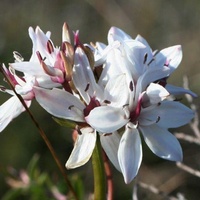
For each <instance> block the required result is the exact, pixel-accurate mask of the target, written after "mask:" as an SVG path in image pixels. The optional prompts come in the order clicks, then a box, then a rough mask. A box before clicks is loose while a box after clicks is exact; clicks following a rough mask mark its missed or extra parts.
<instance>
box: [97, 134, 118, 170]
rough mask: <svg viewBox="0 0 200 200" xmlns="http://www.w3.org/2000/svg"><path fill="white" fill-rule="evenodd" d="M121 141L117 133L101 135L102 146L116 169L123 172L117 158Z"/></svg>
mask: <svg viewBox="0 0 200 200" xmlns="http://www.w3.org/2000/svg"><path fill="white" fill-rule="evenodd" d="M120 139H121V137H120V135H119V134H118V133H117V132H113V133H112V134H108V135H104V134H100V140H101V145H102V147H103V149H104V151H105V153H106V155H107V156H108V158H109V160H110V161H111V162H112V164H113V165H114V166H115V167H116V169H117V170H119V171H120V172H121V169H120V166H119V161H118V156H117V154H118V147H119V142H120Z"/></svg>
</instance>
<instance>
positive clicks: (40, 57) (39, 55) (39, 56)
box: [36, 51, 43, 63]
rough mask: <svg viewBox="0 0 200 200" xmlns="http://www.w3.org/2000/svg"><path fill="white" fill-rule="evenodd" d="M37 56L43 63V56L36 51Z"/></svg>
mask: <svg viewBox="0 0 200 200" xmlns="http://www.w3.org/2000/svg"><path fill="white" fill-rule="evenodd" d="M36 55H37V57H38V60H39V62H40V63H41V62H42V61H43V59H42V56H41V54H40V52H39V51H36Z"/></svg>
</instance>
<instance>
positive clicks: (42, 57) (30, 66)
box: [10, 24, 74, 88]
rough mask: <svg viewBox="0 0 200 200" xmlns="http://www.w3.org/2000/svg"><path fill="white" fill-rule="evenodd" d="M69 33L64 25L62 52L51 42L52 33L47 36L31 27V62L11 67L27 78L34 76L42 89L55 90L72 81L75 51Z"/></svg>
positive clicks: (37, 28) (16, 63)
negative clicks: (71, 70)
mask: <svg viewBox="0 0 200 200" xmlns="http://www.w3.org/2000/svg"><path fill="white" fill-rule="evenodd" d="M67 31H68V30H67V27H66V24H64V26H63V43H62V50H60V48H59V47H55V46H54V44H53V42H52V41H51V39H50V35H51V34H50V32H47V33H46V34H45V33H44V32H43V31H42V30H41V29H40V28H39V27H38V26H37V27H36V29H35V31H34V30H33V28H32V27H30V28H29V36H30V38H31V40H32V43H33V48H32V56H31V58H30V60H29V61H22V62H15V63H12V64H10V66H11V67H12V68H14V69H15V70H17V71H20V72H23V73H24V74H25V75H26V76H27V75H28V76H34V77H35V78H36V80H37V81H38V83H39V86H41V87H45V88H53V87H57V86H59V85H60V84H65V82H68V81H70V80H71V74H70V73H71V72H70V68H72V64H73V54H74V50H73V47H72V45H71V44H70V43H69V38H68V37H67V36H66V35H68V34H67ZM67 38H68V39H67ZM66 40H67V41H66ZM48 79H49V80H48ZM47 80H48V82H47Z"/></svg>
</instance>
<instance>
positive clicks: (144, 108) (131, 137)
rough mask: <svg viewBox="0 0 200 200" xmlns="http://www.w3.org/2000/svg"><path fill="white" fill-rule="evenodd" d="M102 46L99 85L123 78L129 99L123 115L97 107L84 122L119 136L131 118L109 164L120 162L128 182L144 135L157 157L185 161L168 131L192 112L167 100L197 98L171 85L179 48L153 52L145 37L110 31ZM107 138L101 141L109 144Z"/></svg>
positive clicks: (136, 167) (98, 57)
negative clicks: (168, 79) (178, 95)
mask: <svg viewBox="0 0 200 200" xmlns="http://www.w3.org/2000/svg"><path fill="white" fill-rule="evenodd" d="M99 47H100V50H99V49H97V50H95V55H96V65H97V66H98V65H101V64H103V73H102V75H101V77H100V80H99V82H100V84H101V85H106V84H107V82H108V81H109V79H110V78H112V77H117V76H119V74H125V76H126V81H125V82H126V84H125V87H127V88H128V89H129V91H128V92H129V101H128V103H127V104H124V105H123V106H122V107H121V108H122V109H123V111H124V112H121V113H120V112H116V111H117V109H119V107H117V109H116V107H114V106H101V107H96V108H94V109H93V110H92V111H91V112H90V115H89V116H87V117H86V121H87V122H88V123H89V124H90V125H91V126H92V127H93V128H95V129H96V130H97V131H98V132H101V133H112V135H116V134H117V133H116V131H117V130H118V129H119V127H120V125H121V119H122V118H124V119H126V120H127V123H126V125H125V131H124V133H123V134H122V137H121V139H120V142H119V140H117V141H118V142H115V144H116V145H118V147H116V148H115V149H118V155H117V158H115V159H113V158H111V157H113V156H114V155H115V156H116V154H114V153H111V152H110V153H109V154H108V157H110V160H115V162H113V164H114V165H115V163H117V162H116V160H117V159H118V161H119V165H120V169H121V171H122V173H123V176H124V180H125V182H126V183H129V182H130V181H131V180H132V179H133V178H134V177H135V176H136V175H137V173H138V170H139V167H140V164H141V161H142V148H141V139H140V132H141V133H142V135H143V137H144V140H145V142H146V144H147V145H148V146H149V148H150V149H151V150H152V152H153V153H155V154H156V155H157V156H159V157H161V158H164V159H168V160H172V161H180V160H182V149H181V146H180V144H179V142H178V140H177V139H176V138H175V137H174V136H173V135H172V134H171V133H170V132H169V131H168V128H175V127H179V126H182V125H184V124H186V123H188V122H189V121H190V120H191V119H192V118H193V117H194V113H193V111H192V110H190V109H189V108H187V107H185V106H184V105H182V104H181V103H179V102H175V101H169V100H168V99H167V97H168V96H169V95H171V94H173V95H176V94H183V93H189V94H191V95H193V96H196V95H195V94H194V93H193V92H191V91H188V90H185V89H183V88H179V87H174V86H171V85H168V84H167V78H168V77H169V76H170V75H171V73H172V72H173V71H174V70H175V69H176V68H177V67H178V65H179V64H180V61H181V59H182V51H181V46H180V45H177V46H173V47H169V48H166V49H163V50H161V51H160V52H153V51H152V50H151V48H150V46H149V45H148V43H147V42H146V40H144V39H143V38H142V37H141V36H138V37H137V38H136V39H135V40H133V39H131V37H130V36H129V35H127V34H126V33H124V32H123V31H122V30H120V29H118V28H115V27H112V28H111V29H110V31H109V33H108V46H107V47H105V46H104V45H102V44H98V46H97V48H99ZM98 51H99V52H98ZM117 96H118V97H117ZM120 96H121V95H120V93H119V94H118V95H116V99H118V98H120ZM116 101H117V100H116ZM99 115H101V117H99ZM117 115H119V116H117ZM108 137H109V135H108V136H107V137H105V138H104V139H103V140H104V141H106V140H107V138H108ZM117 137H118V136H117ZM101 138H103V136H102V137H101ZM113 144H114V143H112V146H113ZM112 149H113V150H114V148H112ZM116 168H118V166H116Z"/></svg>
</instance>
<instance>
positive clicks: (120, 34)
mask: <svg viewBox="0 0 200 200" xmlns="http://www.w3.org/2000/svg"><path fill="white" fill-rule="evenodd" d="M127 39H131V37H130V36H129V35H128V34H126V33H125V32H124V31H122V30H121V29H119V28H117V27H114V26H113V27H111V28H110V30H109V32H108V43H109V44H111V43H112V42H113V41H115V40H119V41H122V40H127Z"/></svg>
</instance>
